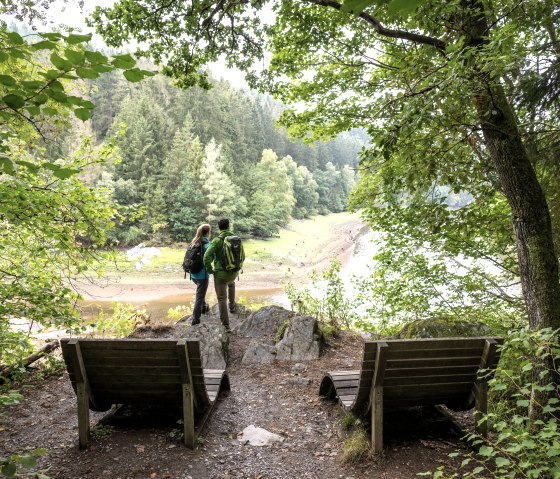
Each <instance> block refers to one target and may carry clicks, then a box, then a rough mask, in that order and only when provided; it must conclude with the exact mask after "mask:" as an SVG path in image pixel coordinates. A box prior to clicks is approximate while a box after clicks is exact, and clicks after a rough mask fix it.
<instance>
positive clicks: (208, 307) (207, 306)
mask: <svg viewBox="0 0 560 479" xmlns="http://www.w3.org/2000/svg"><path fill="white" fill-rule="evenodd" d="M209 312H210V306H209V305H208V304H204V305H203V306H202V314H208V313H209Z"/></svg>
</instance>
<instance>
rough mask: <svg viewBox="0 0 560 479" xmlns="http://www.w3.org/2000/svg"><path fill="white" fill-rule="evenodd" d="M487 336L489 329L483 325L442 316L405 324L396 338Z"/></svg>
mask: <svg viewBox="0 0 560 479" xmlns="http://www.w3.org/2000/svg"><path fill="white" fill-rule="evenodd" d="M489 334H490V329H489V328H488V326H486V325H485V324H482V323H476V322H472V321H465V320H460V319H454V318H448V317H443V316H442V317H437V318H430V319H419V320H417V321H412V322H410V323H407V324H405V325H404V326H403V328H402V329H401V331H400V333H399V335H398V338H399V339H418V338H452V337H478V336H488V335H489Z"/></svg>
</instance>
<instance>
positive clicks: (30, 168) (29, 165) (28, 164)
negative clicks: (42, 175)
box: [16, 160, 39, 173]
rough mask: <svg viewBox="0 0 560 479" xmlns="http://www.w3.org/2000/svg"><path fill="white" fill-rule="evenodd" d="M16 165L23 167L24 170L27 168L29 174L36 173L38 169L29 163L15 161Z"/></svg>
mask: <svg viewBox="0 0 560 479" xmlns="http://www.w3.org/2000/svg"><path fill="white" fill-rule="evenodd" d="M16 164H18V165H20V166H23V167H24V168H27V169H28V170H29V171H30V172H31V173H37V172H38V171H39V167H38V166H37V165H36V164H34V163H31V162H29V161H24V160H17V161H16Z"/></svg>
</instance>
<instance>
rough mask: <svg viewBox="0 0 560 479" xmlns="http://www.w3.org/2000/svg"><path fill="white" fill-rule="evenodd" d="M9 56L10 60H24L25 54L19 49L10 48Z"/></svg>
mask: <svg viewBox="0 0 560 479" xmlns="http://www.w3.org/2000/svg"><path fill="white" fill-rule="evenodd" d="M10 56H11V57H12V58H25V53H24V52H23V51H22V50H20V49H19V48H10Z"/></svg>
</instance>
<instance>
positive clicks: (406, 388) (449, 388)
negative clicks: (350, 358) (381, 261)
mask: <svg viewBox="0 0 560 479" xmlns="http://www.w3.org/2000/svg"><path fill="white" fill-rule="evenodd" d="M501 343H502V339H501V338H439V339H408V340H384V341H366V342H365V344H364V352H363V359H362V366H361V370H360V371H334V372H330V373H327V374H326V375H325V376H324V377H323V379H322V381H321V385H320V388H319V394H320V395H321V396H325V397H327V398H329V399H334V398H335V397H336V398H338V401H339V403H340V405H341V406H342V408H343V409H344V410H345V411H348V412H352V413H354V414H356V415H358V416H364V415H366V414H368V413H369V412H371V441H372V447H373V449H374V451H375V452H376V453H379V452H381V451H382V450H383V410H384V409H389V408H391V409H392V408H405V407H413V406H424V405H445V406H447V407H449V408H450V409H453V410H457V411H466V410H468V409H471V408H472V407H473V406H474V407H475V423H476V424H477V430H478V432H479V433H481V434H486V432H487V430H486V429H487V426H486V424H485V423H482V424H479V420H480V418H481V416H482V415H483V414H485V413H486V412H487V390H488V383H487V381H488V379H489V375H488V374H486V375H484V374H479V371H481V370H490V371H493V370H494V369H495V368H496V366H497V364H498V360H499V351H497V346H498V345H499V344H501Z"/></svg>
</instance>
